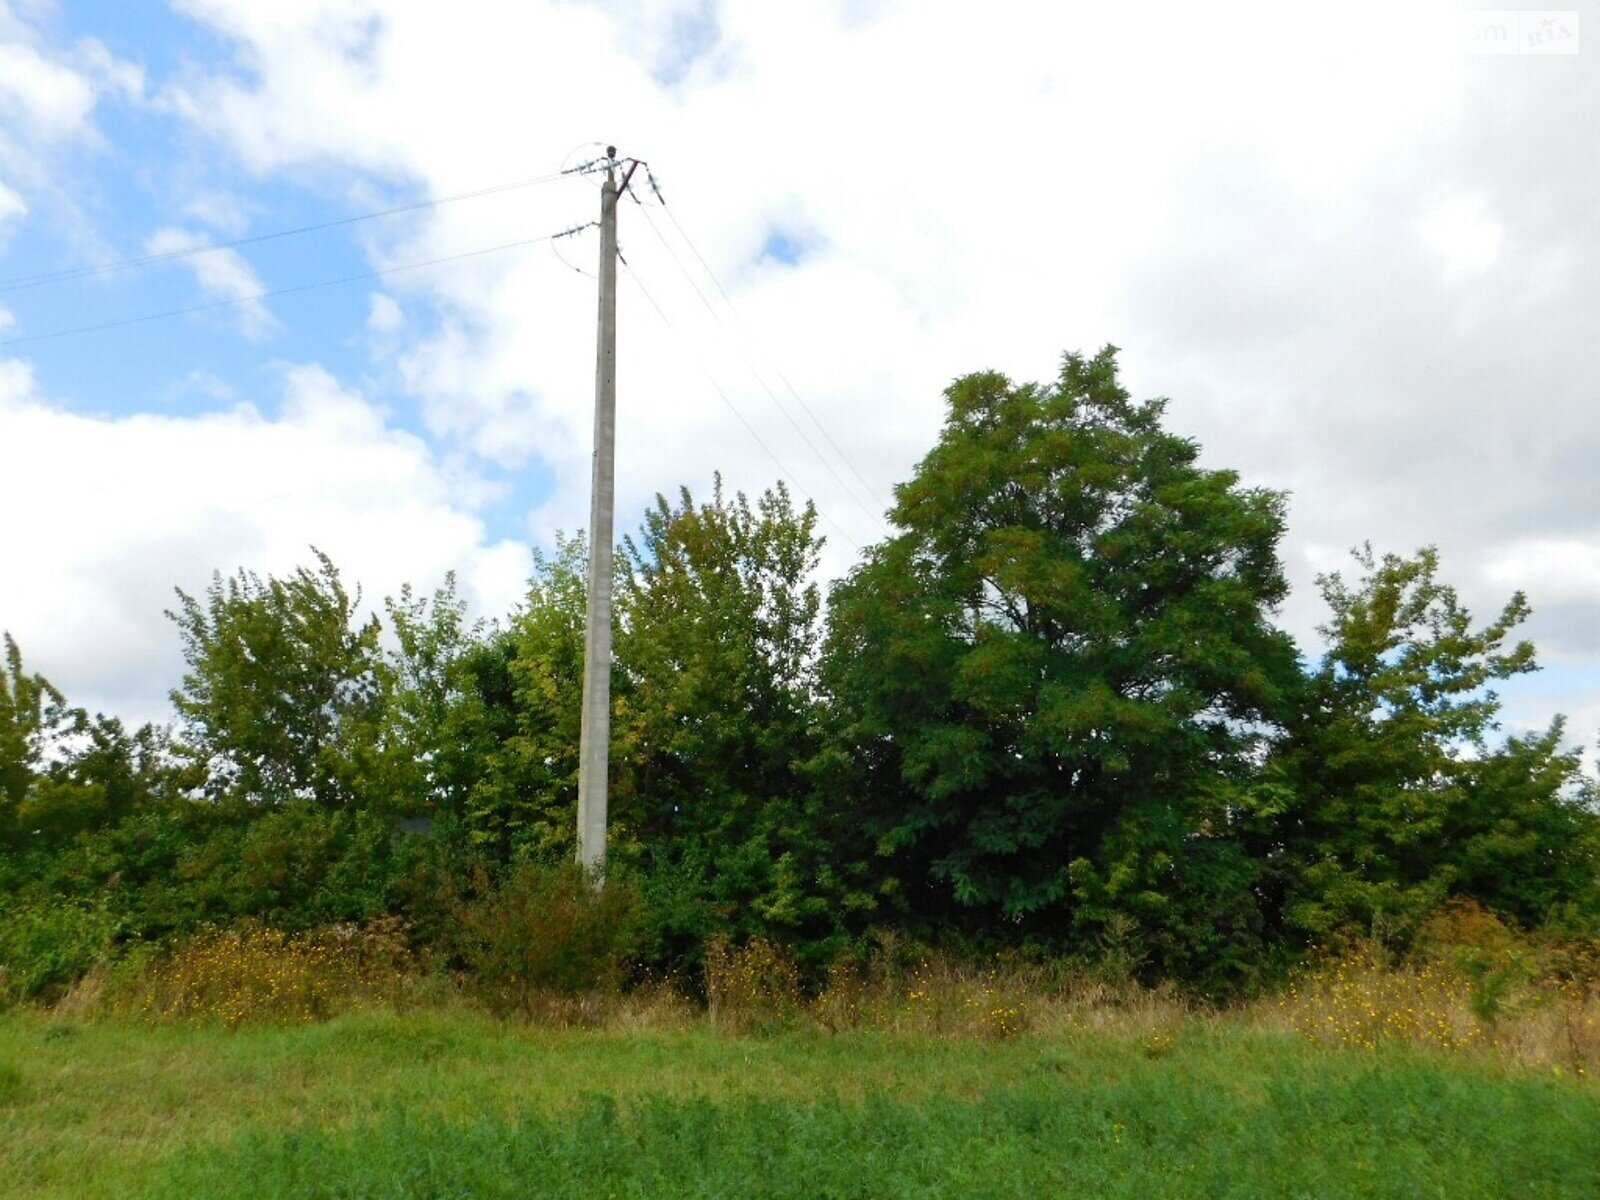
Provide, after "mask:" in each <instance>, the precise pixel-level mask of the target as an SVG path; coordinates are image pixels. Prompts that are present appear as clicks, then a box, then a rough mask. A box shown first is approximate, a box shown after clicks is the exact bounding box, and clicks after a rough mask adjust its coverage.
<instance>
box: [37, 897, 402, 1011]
mask: <svg viewBox="0 0 1600 1200" xmlns="http://www.w3.org/2000/svg"><path fill="white" fill-rule="evenodd" d="M424 990H425V989H424V988H423V986H422V979H421V976H420V974H419V972H418V971H417V968H416V963H415V962H414V960H413V959H412V956H411V953H410V951H409V949H408V948H407V945H406V938H405V930H404V927H403V926H402V925H401V924H400V923H399V922H397V921H393V920H380V921H375V922H373V923H371V924H369V925H367V926H364V927H356V926H342V925H341V926H334V927H332V928H330V929H327V930H322V931H319V932H317V933H314V934H288V933H284V932H283V931H281V930H277V929H271V928H268V927H266V926H263V925H258V924H255V923H253V922H245V923H242V924H239V925H235V926H232V927H231V928H228V929H212V930H207V931H205V932H203V933H200V934H197V935H195V936H194V937H191V938H188V939H186V940H185V941H183V942H181V943H179V944H178V945H176V946H173V947H171V948H168V949H165V950H161V951H157V952H155V953H153V954H151V955H148V956H145V957H143V958H139V959H135V960H132V961H129V962H127V963H125V964H123V966H122V967H121V969H120V970H115V971H99V972H94V973H91V974H90V975H89V976H86V977H85V978H84V979H83V980H82V981H81V982H80V983H79V985H78V986H76V987H74V988H73V989H72V990H71V991H69V992H68V994H67V996H66V997H65V998H64V999H63V1001H62V1003H61V1005H60V1006H58V1012H61V1013H63V1014H75V1013H78V1014H93V1013H95V1012H107V1013H111V1014H116V1015H121V1016H136V1017H139V1018H143V1019H146V1020H152V1021H163V1020H177V1021H191V1022H219V1023H221V1024H224V1025H230V1026H233V1025H243V1024H259V1023H265V1024H274V1023H302V1024H303V1023H308V1022H312V1021H321V1020H326V1019H328V1018H330V1017H334V1016H339V1015H342V1014H344V1013H349V1012H355V1011H359V1010H361V1009H364V1008H371V1007H380V1008H395V1007H403V1006H405V1005H406V1003H407V1002H408V1001H415V1000H421V999H423V998H424V997H423V996H422V994H421V993H422V992H423V991H424Z"/></svg>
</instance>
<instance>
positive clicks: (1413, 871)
mask: <svg viewBox="0 0 1600 1200" xmlns="http://www.w3.org/2000/svg"><path fill="white" fill-rule="evenodd" d="M1356 559H1357V562H1358V564H1359V566H1360V568H1361V571H1362V575H1361V577H1360V579H1359V580H1357V581H1356V582H1354V583H1351V582H1349V581H1347V580H1346V579H1345V578H1344V577H1343V576H1342V575H1340V574H1339V573H1337V572H1336V573H1333V574H1329V575H1326V576H1323V577H1322V578H1320V579H1319V581H1318V583H1319V586H1320V587H1321V588H1322V593H1323V596H1324V598H1325V600H1326V601H1327V604H1328V607H1329V609H1330V610H1331V617H1330V619H1329V621H1328V623H1327V624H1326V625H1324V626H1323V627H1322V634H1323V637H1324V638H1325V639H1326V643H1327V645H1326V649H1325V651H1324V653H1323V656H1322V659H1321V661H1320V662H1319V663H1318V664H1317V665H1316V667H1315V669H1314V670H1313V671H1312V673H1311V677H1310V680H1309V685H1308V688H1307V691H1306V693H1305V705H1304V709H1303V711H1302V712H1301V713H1300V714H1299V716H1298V717H1297V718H1296V719H1295V720H1294V722H1293V727H1292V737H1291V738H1290V739H1289V740H1288V742H1286V744H1285V746H1284V747H1283V750H1282V753H1281V755H1280V764H1279V766H1280V768H1281V770H1282V771H1283V772H1284V773H1285V774H1286V776H1287V778H1288V779H1289V781H1290V784H1291V788H1292V791H1293V793H1294V795H1295V802H1294V805H1293V806H1292V808H1291V809H1290V811H1289V812H1287V813H1286V814H1285V817H1284V820H1283V821H1282V823H1281V826H1280V829H1279V837H1280V838H1281V843H1280V847H1281V852H1282V853H1283V854H1284V855H1286V856H1287V858H1288V860H1289V863H1290V872H1291V874H1292V877H1293V879H1294V882H1293V885H1292V889H1291V892H1290V894H1289V896H1288V903H1287V910H1286V915H1287V917H1288V919H1289V922H1290V924H1291V925H1292V926H1293V927H1295V928H1297V929H1298V930H1299V931H1301V933H1302V934H1304V935H1310V936H1312V937H1325V936H1327V935H1329V934H1331V933H1333V932H1334V931H1336V930H1337V929H1339V928H1340V927H1342V926H1348V925H1355V926H1358V927H1360V928H1363V929H1367V930H1372V931H1375V932H1377V933H1379V934H1393V935H1397V936H1404V935H1405V934H1406V933H1407V932H1408V931H1409V930H1411V929H1414V928H1415V926H1416V925H1417V924H1418V923H1419V922H1420V920H1421V919H1422V918H1423V917H1425V916H1426V915H1427V914H1428V912H1430V911H1431V910H1432V909H1433V908H1434V907H1435V906H1436V905H1437V904H1439V903H1440V902H1441V901H1442V900H1444V899H1446V898H1448V897H1450V896H1453V895H1469V896H1472V897H1474V898H1476V899H1478V900H1480V901H1482V902H1483V903H1485V904H1487V905H1489V906H1490V907H1492V908H1496V909H1498V910H1499V911H1501V912H1503V913H1507V914H1509V915H1514V916H1517V917H1520V918H1521V919H1523V920H1532V921H1537V920H1539V919H1542V917H1543V916H1544V915H1545V912H1546V911H1547V910H1548V909H1549V908H1550V907H1551V906H1552V905H1554V904H1555V903H1557V902H1558V901H1559V900H1561V899H1570V898H1572V897H1573V895H1574V892H1575V890H1576V889H1578V888H1580V887H1581V885H1582V880H1583V879H1584V877H1585V876H1587V878H1589V879H1591V880H1592V879H1593V877H1594V872H1595V868H1596V865H1597V864H1596V862H1595V860H1594V858H1593V850H1592V839H1589V840H1587V841H1586V839H1585V837H1584V836H1583V827H1584V825H1585V823H1586V822H1587V821H1591V820H1592V817H1591V816H1590V815H1589V814H1588V813H1587V812H1586V811H1585V810H1584V808H1583V807H1582V806H1581V805H1580V804H1578V803H1576V801H1575V800H1574V799H1572V798H1571V793H1572V790H1573V788H1574V786H1575V782H1576V776H1577V771H1578V758H1577V755H1576V753H1575V752H1571V751H1566V750H1563V749H1562V748H1561V744H1560V743H1561V723H1560V721H1559V719H1558V720H1557V721H1556V722H1555V723H1553V724H1552V726H1551V727H1550V728H1549V729H1548V730H1547V731H1545V732H1544V733H1542V734H1536V735H1533V736H1529V737H1523V738H1511V739H1508V740H1507V741H1505V742H1504V744H1502V745H1500V746H1498V747H1495V746H1491V744H1490V735H1491V734H1492V733H1493V732H1494V731H1495V729H1496V728H1497V727H1498V725H1497V717H1498V713H1499V708H1500V705H1499V699H1498V697H1497V695H1496V694H1495V692H1494V690H1493V688H1492V686H1491V685H1492V684H1493V683H1494V682H1495V681H1497V680H1503V679H1508V678H1511V677H1513V676H1516V675H1519V674H1523V673H1525V672H1528V671H1532V670H1534V669H1535V663H1534V651H1533V646H1532V645H1531V644H1530V643H1528V642H1526V641H1513V640H1512V635H1513V631H1514V630H1515V629H1516V627H1517V626H1518V625H1519V624H1521V622H1522V621H1523V620H1524V619H1526V617H1527V615H1528V611H1529V610H1528V605H1527V601H1526V599H1525V598H1524V597H1523V595H1522V593H1520V592H1518V593H1516V594H1515V595H1513V596H1512V598H1511V599H1510V601H1509V602H1507V604H1506V605H1505V607H1504V608H1503V609H1502V610H1501V612H1500V614H1499V615H1498V616H1497V617H1496V618H1495V619H1494V620H1492V621H1490V622H1488V623H1487V624H1484V625H1481V626H1479V625H1477V624H1476V623H1475V622H1474V620H1473V618H1472V615H1471V613H1470V612H1468V610H1467V609H1466V608H1465V607H1463V606H1462V604H1461V602H1460V599H1459V598H1458V596H1457V594H1456V591H1455V589H1454V588H1452V587H1449V586H1448V585H1446V584H1444V583H1442V582H1441V581H1440V580H1439V578H1438V567H1439V556H1438V552H1437V551H1436V550H1434V549H1433V548H1431V547H1429V548H1425V549H1423V550H1421V551H1419V552H1418V553H1417V554H1416V555H1414V556H1412V557H1410V558H1404V557H1401V556H1398V555H1394V554H1387V555H1385V556H1383V558H1381V559H1379V558H1376V557H1375V556H1374V555H1373V554H1372V551H1371V549H1370V548H1367V549H1365V550H1361V551H1358V552H1357V554H1356ZM1586 845H1588V846H1589V847H1590V848H1589V849H1588V850H1587V854H1585V851H1584V847H1585V846H1586ZM1266 853H1271V851H1267V852H1266Z"/></svg>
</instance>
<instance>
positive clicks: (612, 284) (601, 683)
mask: <svg viewBox="0 0 1600 1200" xmlns="http://www.w3.org/2000/svg"><path fill="white" fill-rule="evenodd" d="M606 159H607V164H608V165H607V167H606V181H605V184H604V186H603V187H601V189H600V322H599V325H600V329H599V347H598V350H597V352H596V356H595V368H594V476H593V483H592V490H591V497H590V502H589V603H588V615H587V618H586V624H585V626H584V639H583V725H582V730H581V733H580V736H579V742H578V861H579V862H580V863H582V864H583V865H584V866H585V867H587V868H589V869H590V870H592V871H594V872H595V874H596V876H597V877H598V876H599V875H600V874H601V873H603V872H604V871H605V865H606V785H607V783H608V776H609V771H610V751H611V582H612V580H611V575H612V565H611V559H612V542H611V523H612V513H613V509H614V508H615V505H616V479H615V476H616V441H617V198H618V196H619V195H620V194H621V188H619V187H618V186H617V178H616V161H617V151H616V147H614V146H607V147H606ZM632 173H633V172H632V171H631V170H630V171H629V172H628V174H629V175H632ZM622 186H623V187H626V186H627V179H626V178H624V180H623V183H622Z"/></svg>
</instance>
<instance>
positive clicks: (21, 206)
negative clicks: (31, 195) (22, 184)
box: [0, 182, 28, 225]
mask: <svg viewBox="0 0 1600 1200" xmlns="http://www.w3.org/2000/svg"><path fill="white" fill-rule="evenodd" d="M27 212H28V204H27V201H25V200H24V199H23V198H22V197H21V196H19V195H18V194H17V193H16V192H15V191H14V190H13V189H11V188H9V187H7V186H6V185H5V183H4V182H0V225H4V224H5V222H7V221H9V220H11V219H12V218H13V217H21V216H26V215H27Z"/></svg>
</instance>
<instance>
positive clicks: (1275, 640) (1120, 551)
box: [827, 347, 1297, 972]
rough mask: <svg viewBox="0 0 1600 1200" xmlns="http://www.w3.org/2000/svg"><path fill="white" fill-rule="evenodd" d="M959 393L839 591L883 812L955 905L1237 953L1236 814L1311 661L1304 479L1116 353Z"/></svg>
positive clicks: (976, 912) (941, 917)
mask: <svg viewBox="0 0 1600 1200" xmlns="http://www.w3.org/2000/svg"><path fill="white" fill-rule="evenodd" d="M946 397H947V399H948V402H949V412H948V416H947V418H946V421H945V425H944V431H943V434H942V436H941V437H940V439H939V443H938V445H937V446H936V447H935V448H934V449H933V450H932V451H931V452H930V453H929V454H928V456H927V457H926V458H925V459H923V461H922V462H921V464H920V465H919V466H918V467H917V469H916V472H915V474H914V475H913V477H912V479H911V480H910V481H909V482H908V483H905V484H903V485H901V486H900V487H899V488H898V489H897V504H896V506H895V508H894V510H893V511H892V513H891V519H892V520H893V522H894V524H895V526H896V527H897V528H898V530H899V532H898V533H897V534H896V535H895V536H893V537H891V538H890V539H889V540H888V541H886V542H884V543H882V544H881V545H878V546H876V547H874V548H873V549H872V550H871V551H870V552H869V554H868V556H867V559H866V561H865V562H864V564H863V565H861V566H860V567H859V568H857V569H856V570H855V571H854V572H853V573H852V574H851V575H850V576H849V578H848V579H847V580H846V581H844V582H843V583H842V584H841V585H839V587H838V588H837V589H836V591H835V592H834V594H833V596H832V598H831V638H830V645H829V647H828V652H827V664H828V666H827V675H828V681H829V685H830V689H831V692H832V695H833V697H834V699H835V702H836V704H837V706H838V709H839V712H840V715H841V717H842V719H843V721H844V730H845V732H844V741H845V745H846V746H847V747H848V749H849V751H850V752H851V753H852V754H854V755H855V756H856V758H857V760H858V761H859V762H860V763H862V764H863V766H864V769H865V778H864V779H863V780H862V782H861V784H860V786H861V788H862V789H863V793H864V795H863V800H862V810H861V812H860V817H861V819H862V820H863V821H864V822H866V823H868V824H869V825H870V827H871V829H872V830H873V831H874V833H875V834H876V836H877V838H878V844H879V848H880V851H881V852H882V853H883V854H884V855H885V856H886V857H887V858H888V859H889V861H890V863H891V864H892V866H891V869H892V871H893V872H894V873H895V874H896V875H897V877H898V878H899V879H900V881H901V882H902V884H903V886H904V888H905V902H906V903H907V904H908V905H910V906H911V907H912V908H913V909H914V910H917V911H920V912H922V913H924V914H926V915H928V916H930V917H932V918H934V919H935V920H938V921H941V922H944V921H961V920H965V921H966V922H967V923H968V924H973V925H987V927H988V928H990V929H991V930H992V929H1014V930H1021V929H1032V930H1035V931H1038V932H1040V933H1042V934H1044V935H1047V936H1066V935H1075V936H1076V937H1078V938H1079V939H1084V938H1090V937H1095V936H1099V935H1102V934H1104V933H1105V932H1106V931H1107V930H1108V929H1110V930H1119V931H1129V930H1132V931H1134V932H1135V937H1137V938H1138V939H1139V941H1140V943H1141V944H1142V946H1143V948H1144V950H1145V951H1146V952H1148V953H1150V954H1152V955H1154V956H1156V957H1157V958H1159V959H1161V960H1163V961H1164V962H1166V963H1167V965H1169V966H1173V965H1180V966H1181V965H1182V964H1183V963H1185V962H1190V961H1192V960H1196V959H1199V958H1204V959H1206V960H1207V961H1208V963H1209V964H1210V965H1211V966H1214V967H1215V968H1216V969H1217V970H1218V971H1223V972H1225V971H1226V970H1227V969H1228V967H1229V965H1230V964H1232V963H1234V962H1235V961H1236V960H1239V959H1240V958H1241V956H1243V955H1245V954H1247V953H1248V952H1249V948H1250V947H1251V945H1252V944H1253V938H1254V937H1255V936H1256V932H1257V930H1258V926H1259V916H1258V914H1257V913H1256V912H1255V911H1254V908H1255V904H1254V895H1253V892H1252V883H1253V865H1252V863H1251V862H1250V861H1249V859H1248V858H1247V856H1246V855H1245V854H1244V852H1243V850H1242V848H1241V847H1240V845H1239V844H1238V842H1237V841H1236V840H1235V839H1234V838H1233V836H1232V831H1231V822H1232V821H1233V819H1234V816H1235V813H1236V812H1237V811H1238V810H1239V808H1240V807H1241V806H1242V805H1246V804H1248V803H1249V802H1250V793H1249V789H1248V787H1247V786H1246V785H1247V782H1248V778H1249V775H1250V773H1251V770H1252V767H1253V764H1254V763H1255V762H1256V761H1257V760H1258V758H1259V756H1260V753H1261V748H1262V735H1263V734H1264V733H1265V732H1267V731H1269V730H1270V729H1271V728H1272V727H1273V726H1274V723H1275V722H1276V721H1277V719H1278V715H1279V712H1280V709H1281V707H1282V705H1283V701H1284V697H1285V694H1286V692H1287V691H1288V690H1290V689H1292V687H1293V685H1294V681H1295V679H1296V678H1297V672H1296V660H1295V653H1294V649H1293V646H1292V644H1291V643H1290V642H1289V640H1288V639H1287V638H1286V637H1285V636H1284V635H1283V634H1282V633H1280V632H1278V631H1277V630H1276V629H1274V628H1273V626H1272V624H1271V622H1270V620H1269V615H1270V612H1271V610H1272V608H1273V606H1274V605H1275V604H1276V603H1277V602H1278V601H1279V599H1280V598H1281V597H1282V595H1283V594H1284V580H1283V576H1282V573H1281V570H1280V566H1279V561H1278V557H1277V544H1278V540H1279V538H1280V537H1281V535H1282V532H1283V499H1282V497H1281V496H1280V495H1279V494H1278V493H1275V492H1271V491H1268V490H1264V489H1259V488H1246V487H1242V486H1241V485H1240V483H1239V480H1238V477H1237V476H1236V475H1235V474H1234V473H1233V472H1231V471H1223V470H1209V469H1206V468H1203V467H1201V466H1200V465H1199V463H1198V461H1197V459H1198V455H1199V451H1198V448H1197V446H1196V445H1195V443H1194V442H1192V441H1190V440H1188V439H1186V438H1183V437H1180V436H1178V435H1176V434H1173V433H1170V432H1168V431H1167V430H1165V429H1164V428H1163V427H1162V416H1163V412H1164V402H1162V401H1148V402H1144V403H1136V402H1134V401H1133V400H1132V399H1130V397H1129V395H1128V393H1127V392H1126V391H1125V390H1124V389H1123V387H1122V386H1121V385H1120V383H1119V382H1118V379H1117V366H1116V358H1115V350H1114V348H1112V347H1107V348H1106V349H1104V350H1102V351H1101V352H1100V353H1098V354H1096V355H1094V356H1092V357H1085V356H1082V355H1079V354H1068V355H1066V356H1065V358H1064V360H1063V362H1062V368H1061V373H1060V376H1059V378H1058V379H1057V380H1056V381H1055V382H1054V383H1052V384H1047V385H1035V384H1023V385H1017V384H1014V383H1012V382H1011V380H1009V379H1007V378H1006V377H1005V376H1003V375H1000V374H996V373H992V372H986V373H981V374H976V375H969V376H967V377H965V378H963V379H960V380H957V381H956V382H955V383H954V384H953V385H951V387H950V388H949V389H948V390H947V392H946ZM996 922H999V924H996Z"/></svg>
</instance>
